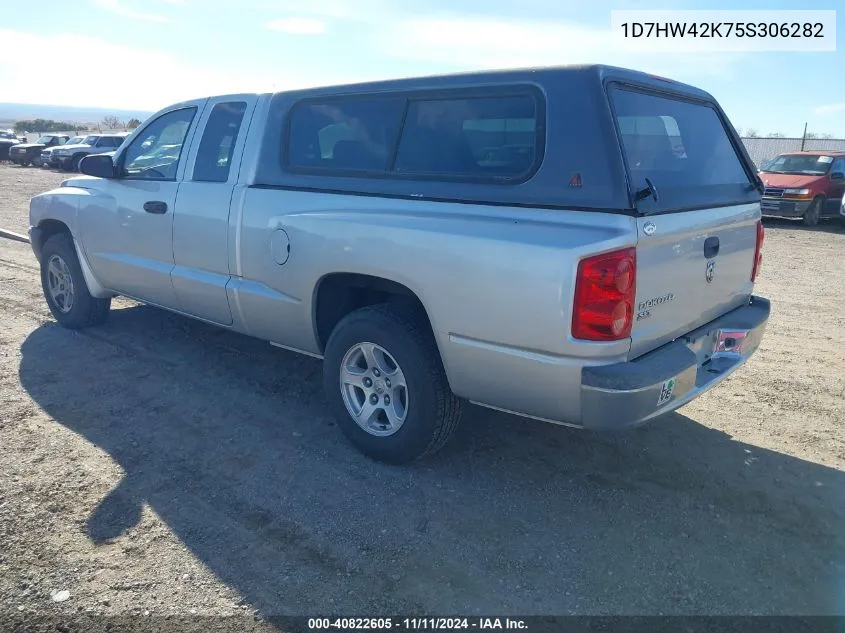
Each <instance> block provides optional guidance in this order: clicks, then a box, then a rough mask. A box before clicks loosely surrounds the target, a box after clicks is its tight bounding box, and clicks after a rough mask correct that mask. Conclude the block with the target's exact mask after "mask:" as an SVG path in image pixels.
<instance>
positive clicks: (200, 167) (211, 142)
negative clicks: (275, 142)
mask: <svg viewBox="0 0 845 633" xmlns="http://www.w3.org/2000/svg"><path fill="white" fill-rule="evenodd" d="M245 111H246V102H244V101H230V102H227V103H218V104H217V105H215V106H214V109H213V110H212V111H211V115H209V117H208V123H206V125H205V131H204V132H203V134H202V140H201V141H200V146H199V150H198V153H197V160H196V163H195V164H194V180H201V181H205V182H226V181H227V180H228V179H229V169H230V167H231V163H232V154H233V153H234V151H235V141H236V140H237V139H238V132H239V131H240V129H241V123H242V122H243V118H244V112H245Z"/></svg>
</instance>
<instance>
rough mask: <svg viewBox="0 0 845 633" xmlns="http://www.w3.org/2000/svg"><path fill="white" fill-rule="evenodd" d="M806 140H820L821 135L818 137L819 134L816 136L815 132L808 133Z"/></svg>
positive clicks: (805, 136)
mask: <svg viewBox="0 0 845 633" xmlns="http://www.w3.org/2000/svg"><path fill="white" fill-rule="evenodd" d="M804 138H807V139H815V138H819V135H818V134H816V133H815V132H807V133H806V134H805V135H804Z"/></svg>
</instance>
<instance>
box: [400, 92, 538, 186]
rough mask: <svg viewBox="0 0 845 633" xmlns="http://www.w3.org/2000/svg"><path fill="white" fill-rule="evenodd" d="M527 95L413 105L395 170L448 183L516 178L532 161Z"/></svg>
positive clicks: (532, 107) (531, 105) (532, 121)
mask: <svg viewBox="0 0 845 633" xmlns="http://www.w3.org/2000/svg"><path fill="white" fill-rule="evenodd" d="M536 118H537V112H536V104H535V101H534V99H533V97H531V96H529V95H518V96H507V97H480V98H473V99H438V100H430V101H411V102H410V103H409V105H408V114H407V116H406V118H405V126H404V128H403V130H402V138H401V141H400V142H399V150H398V153H397V156H396V164H395V169H396V171H397V172H399V173H401V174H421V175H425V174H430V175H436V176H445V177H447V178H454V177H457V178H461V179H463V178H467V179H476V178H477V179H481V180H486V179H489V178H493V179H495V178H518V177H520V176H522V175H524V174H526V173H527V172H528V171H529V170H530V168H531V166H532V164H533V163H534V159H535V140H536V136H537V134H536V131H537V122H536Z"/></svg>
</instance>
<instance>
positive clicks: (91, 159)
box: [79, 154, 116, 178]
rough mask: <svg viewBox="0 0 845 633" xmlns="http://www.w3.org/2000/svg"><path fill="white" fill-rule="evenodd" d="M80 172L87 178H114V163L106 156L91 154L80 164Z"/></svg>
mask: <svg viewBox="0 0 845 633" xmlns="http://www.w3.org/2000/svg"><path fill="white" fill-rule="evenodd" d="M79 171H80V172H82V173H83V174H85V175H86V176H96V177H97V178H114V177H115V176H116V174H115V170H114V161H112V157H111V156H108V155H105V154H89V155H88V156H86V157H84V158H83V159H82V161H80V163H79Z"/></svg>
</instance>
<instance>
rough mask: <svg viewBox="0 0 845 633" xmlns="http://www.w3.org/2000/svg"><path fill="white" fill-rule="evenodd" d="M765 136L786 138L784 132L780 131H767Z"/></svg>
mask: <svg viewBox="0 0 845 633" xmlns="http://www.w3.org/2000/svg"><path fill="white" fill-rule="evenodd" d="M766 138H786V134H783V133H781V132H769V133H768V134H766Z"/></svg>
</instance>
